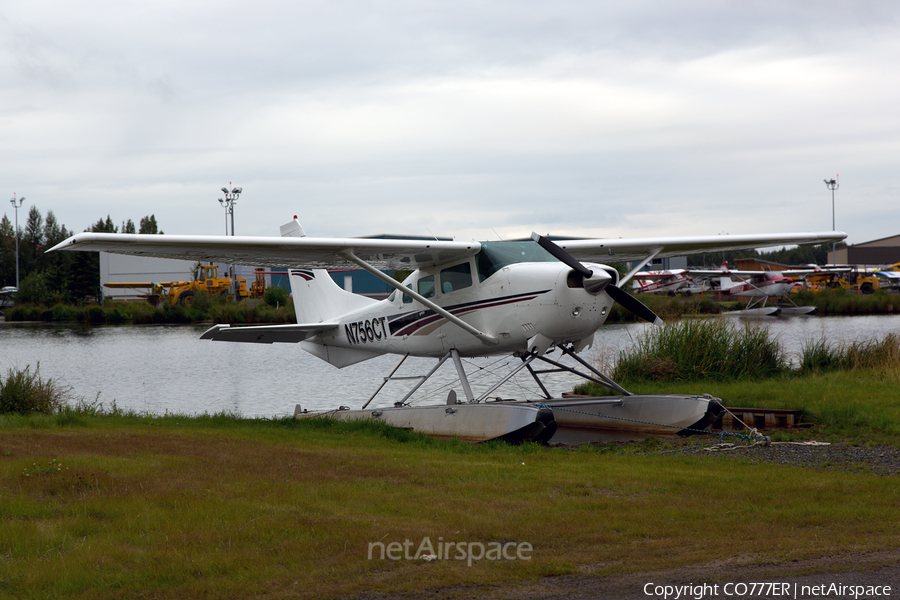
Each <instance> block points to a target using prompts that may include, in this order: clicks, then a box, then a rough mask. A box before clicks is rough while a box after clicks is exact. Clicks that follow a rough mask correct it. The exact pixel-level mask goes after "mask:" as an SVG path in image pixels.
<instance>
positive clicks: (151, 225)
mask: <svg viewBox="0 0 900 600" xmlns="http://www.w3.org/2000/svg"><path fill="white" fill-rule="evenodd" d="M138 233H150V234H157V233H162V231H159V227H158V226H157V224H156V215H150V216H149V217H143V218H142V219H141V228H140V229H139V230H138Z"/></svg>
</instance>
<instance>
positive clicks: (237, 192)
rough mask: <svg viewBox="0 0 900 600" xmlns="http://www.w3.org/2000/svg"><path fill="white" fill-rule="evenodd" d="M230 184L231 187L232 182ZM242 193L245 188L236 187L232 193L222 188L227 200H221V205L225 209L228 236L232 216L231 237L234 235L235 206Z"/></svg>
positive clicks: (226, 233)
mask: <svg viewBox="0 0 900 600" xmlns="http://www.w3.org/2000/svg"><path fill="white" fill-rule="evenodd" d="M228 184H229V185H231V182H230V181H229V182H228ZM242 191H244V188H239V187H236V188H233V189H232V190H231V191H230V192H229V191H228V188H224V187H223V188H222V193H223V194H225V198H219V204H221V205H222V206H224V207H225V235H228V215H231V235H234V204H235V202H237V200H238V198H239V197H240V196H241V192H242Z"/></svg>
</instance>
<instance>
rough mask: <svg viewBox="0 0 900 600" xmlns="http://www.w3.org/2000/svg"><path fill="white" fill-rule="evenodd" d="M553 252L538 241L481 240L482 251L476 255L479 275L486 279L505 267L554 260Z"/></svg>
mask: <svg viewBox="0 0 900 600" xmlns="http://www.w3.org/2000/svg"><path fill="white" fill-rule="evenodd" d="M555 260H556V259H555V258H554V257H553V255H552V254H550V253H549V252H547V251H546V250H544V249H543V248H541V247H540V246H538V245H537V243H536V242H532V241H527V242H481V251H480V252H479V253H478V254H476V255H475V264H476V265H477V266H478V277H479V279H480V280H481V281H484V280H485V279H487V278H488V277H490V276H491V275H493V274H494V273H496V272H497V271H499V270H500V269H502V268H503V267H505V266H507V265H512V264H515V263H523V262H553V261H555Z"/></svg>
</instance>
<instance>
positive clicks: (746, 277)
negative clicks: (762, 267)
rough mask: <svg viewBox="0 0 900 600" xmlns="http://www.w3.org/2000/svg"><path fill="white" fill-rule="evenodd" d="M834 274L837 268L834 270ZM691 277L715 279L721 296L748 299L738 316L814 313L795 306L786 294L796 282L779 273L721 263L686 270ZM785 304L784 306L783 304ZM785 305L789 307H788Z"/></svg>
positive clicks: (818, 270) (793, 271) (800, 271)
mask: <svg viewBox="0 0 900 600" xmlns="http://www.w3.org/2000/svg"><path fill="white" fill-rule="evenodd" d="M825 271H831V269H822V268H819V267H811V268H809V269H791V270H790V271H785V272H787V273H790V274H791V275H794V276H796V277H798V278H801V277H805V276H807V275H809V274H811V273H822V272H825ZM834 271H835V272H838V271H840V269H834ZM688 272H689V273H690V274H691V275H703V276H708V277H714V278H718V282H719V292H720V293H721V294H722V295H724V296H741V297H745V298H751V300H750V301H749V302H748V303H747V306H746V308H744V309H743V310H742V311H739V312H740V313H742V314H757V315H777V314H780V313H784V314H809V313H811V312H813V311H814V310H815V307H813V306H797V305H796V304H795V303H794V302H793V301H792V300H791V299H790V296H789V294H790V293H791V290H792V289H794V285H796V283H797V282H796V280H794V279H791V278H790V277H787V276H786V275H784V273H785V272H782V271H740V270H734V269H729V268H728V263H727V262H724V263H722V264H721V265H720V266H719V269H718V270H715V269H689V270H688ZM770 298H772V299H774V298H778V299H779V302H780V304H779V305H777V306H766V303H767V302H768V300H769V299H770ZM786 303H787V304H786ZM788 304H789V305H790V306H788Z"/></svg>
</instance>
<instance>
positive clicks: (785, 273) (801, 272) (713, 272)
mask: <svg viewBox="0 0 900 600" xmlns="http://www.w3.org/2000/svg"><path fill="white" fill-rule="evenodd" d="M849 271H850V267H836V268H824V269H784V270H781V271H738V270H735V269H727V270H722V269H688V270H687V272H688V273H690V274H691V275H707V276H710V277H727V276H730V275H735V276H738V277H753V276H754V275H764V274H765V273H777V274H780V275H781V276H782V277H791V278H793V279H797V278H803V277H806V276H808V275H825V274H828V273H847V272H849Z"/></svg>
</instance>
